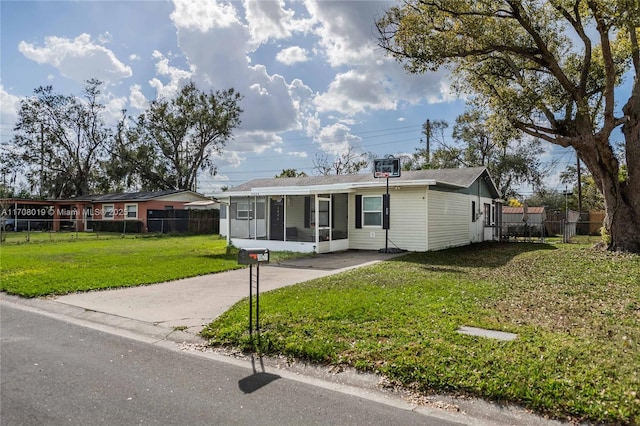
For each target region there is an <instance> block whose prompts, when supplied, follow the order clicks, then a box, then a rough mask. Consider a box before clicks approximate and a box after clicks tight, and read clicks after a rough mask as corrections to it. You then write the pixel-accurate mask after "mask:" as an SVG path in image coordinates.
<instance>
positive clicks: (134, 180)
mask: <svg viewBox="0 0 640 426" xmlns="http://www.w3.org/2000/svg"><path fill="white" fill-rule="evenodd" d="M241 99H242V96H241V95H240V94H238V93H236V92H235V91H234V89H227V90H223V91H216V92H213V91H210V92H208V93H207V92H203V91H200V90H198V88H197V87H196V86H195V84H194V83H193V82H191V83H189V84H187V85H185V86H184V87H182V89H181V90H180V92H179V93H178V95H177V96H176V97H175V98H174V99H169V100H167V99H160V100H155V101H153V102H151V104H150V105H149V108H148V110H147V111H146V112H145V113H143V114H141V115H140V116H139V117H138V119H137V120H136V121H135V122H132V121H130V120H127V119H126V117H125V118H123V120H122V121H121V123H120V125H119V127H118V134H117V138H116V144H115V147H114V151H113V154H114V160H113V162H111V163H110V164H109V165H108V173H109V175H110V177H111V179H112V180H113V181H115V182H119V183H120V184H121V185H124V186H139V187H142V188H144V189H146V190H164V189H189V190H195V189H196V183H197V176H198V173H199V172H200V171H203V170H208V171H209V172H210V174H211V175H212V176H213V175H215V174H216V172H217V168H216V166H215V164H214V162H213V156H214V154H220V153H222V151H223V149H224V147H225V145H226V143H227V142H228V141H229V140H230V139H231V138H232V133H233V130H234V129H235V128H236V127H238V126H239V125H240V122H241V121H240V115H241V113H242V109H241V108H240V106H239V102H240V100H241Z"/></svg>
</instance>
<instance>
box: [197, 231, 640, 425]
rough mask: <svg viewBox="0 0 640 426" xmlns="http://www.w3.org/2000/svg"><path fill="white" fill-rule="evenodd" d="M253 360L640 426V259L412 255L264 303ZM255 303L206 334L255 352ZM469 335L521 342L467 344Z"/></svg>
mask: <svg viewBox="0 0 640 426" xmlns="http://www.w3.org/2000/svg"><path fill="white" fill-rule="evenodd" d="M260 299H261V301H260V308H261V312H260V321H261V334H260V341H259V347H258V350H259V351H260V352H262V353H265V354H285V355H287V356H291V357H298V358H303V359H307V360H311V361H315V362H320V363H328V364H346V365H351V366H355V367H356V368H358V369H361V370H364V371H373V372H378V373H380V374H382V375H385V376H387V377H388V378H389V379H390V380H391V382H392V383H399V384H402V385H405V386H408V387H410V388H412V389H414V390H416V391H420V392H425V393H431V392H451V393H454V394H463V395H473V396H479V397H484V398H488V399H491V400H498V401H508V402H514V403H518V404H521V405H523V406H526V407H528V408H531V409H533V410H536V411H538V412H540V413H545V414H549V415H552V416H557V417H560V418H565V419H568V418H571V419H580V420H589V421H597V422H611V423H621V424H638V422H640V256H637V255H625V254H613V253H608V252H603V251H597V250H595V249H592V248H590V246H588V245H579V244H558V245H546V244H528V243H512V244H483V245H474V246H470V247H464V248H457V249H450V250H445V251H441V252H433V253H423V254H409V255H407V256H404V257H402V258H399V259H396V260H394V261H389V262H385V263H382V264H378V265H374V266H370V267H366V268H361V269H356V270H352V271H348V272H345V273H342V274H340V275H335V276H331V277H326V278H322V279H318V280H314V281H310V282H308V283H304V284H301V285H297V286H293V287H287V288H283V289H280V290H276V291H273V292H269V293H266V294H264V295H262V296H261V298H260ZM247 311H248V306H247V301H246V300H245V301H242V302H240V303H238V304H237V305H236V306H234V308H232V309H231V310H230V311H228V312H227V313H225V314H224V315H223V316H221V317H220V318H218V319H217V320H216V321H215V322H213V323H212V324H210V325H209V326H208V327H206V328H205V329H204V330H203V332H202V335H203V336H204V337H206V338H208V339H210V340H209V341H210V344H211V345H224V346H226V345H229V346H234V347H240V348H242V349H244V350H248V351H249V350H253V349H254V344H255V342H253V341H251V340H250V339H249V336H248V333H247V330H246V328H247V322H246V318H247ZM463 325H467V326H476V327H484V328H490V329H495V330H502V331H509V332H513V333H517V334H518V338H517V339H516V340H514V341H510V342H504V341H497V340H491V339H487V338H481V337H472V336H466V335H461V334H459V333H457V332H456V330H457V329H458V328H459V327H460V326H463Z"/></svg>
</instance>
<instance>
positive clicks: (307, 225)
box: [304, 197, 311, 228]
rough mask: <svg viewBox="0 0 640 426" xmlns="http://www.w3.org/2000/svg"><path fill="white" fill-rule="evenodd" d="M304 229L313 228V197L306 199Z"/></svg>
mask: <svg viewBox="0 0 640 426" xmlns="http://www.w3.org/2000/svg"><path fill="white" fill-rule="evenodd" d="M304 227H305V228H311V197H304Z"/></svg>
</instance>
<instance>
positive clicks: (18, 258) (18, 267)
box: [0, 233, 238, 297]
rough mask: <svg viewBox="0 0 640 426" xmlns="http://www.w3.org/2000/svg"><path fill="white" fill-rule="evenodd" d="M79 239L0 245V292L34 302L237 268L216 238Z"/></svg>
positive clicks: (88, 236) (43, 237)
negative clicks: (41, 298) (52, 295)
mask: <svg viewBox="0 0 640 426" xmlns="http://www.w3.org/2000/svg"><path fill="white" fill-rule="evenodd" d="M14 234H20V233H14ZM79 236H80V237H81V238H80V239H71V238H73V233H72V234H67V237H68V238H69V239H62V240H61V239H56V240H49V239H48V238H47V233H41V234H37V233H32V238H31V241H30V242H28V243H21V244H15V243H13V244H11V243H8V242H5V243H3V244H2V245H0V290H1V291H6V292H7V293H11V294H17V295H20V296H24V297H35V296H44V295H50V294H66V293H70V292H76V291H86V290H95V289H102V288H114V287H127V286H136V285H142V284H151V283H157V282H162V281H169V280H175V279H179V278H184V277H191V276H196V275H203V274H209V273H213V272H219V271H224V270H229V269H234V268H237V267H238V265H237V252H236V251H235V250H233V251H230V252H227V248H226V241H225V240H223V239H220V238H219V237H217V236H211V235H208V236H190V237H162V236H158V237H144V238H140V237H139V236H137V237H133V236H130V237H127V238H122V237H120V236H118V237H117V238H114V236H113V235H112V236H111V237H110V238H109V236H108V235H107V236H105V235H104V234H102V235H101V236H99V238H98V236H96V235H95V234H93V237H92V236H91V234H83V233H80V234H79ZM34 237H35V238H34ZM22 241H24V240H22Z"/></svg>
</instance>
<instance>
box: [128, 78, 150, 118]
mask: <svg viewBox="0 0 640 426" xmlns="http://www.w3.org/2000/svg"><path fill="white" fill-rule="evenodd" d="M129 105H131V107H133V108H135V109H136V110H139V111H143V110H145V109H146V108H147V106H148V105H149V101H147V98H146V97H145V96H144V94H143V93H142V87H141V86H140V85H139V84H134V85H133V86H131V87H130V88H129Z"/></svg>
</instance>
